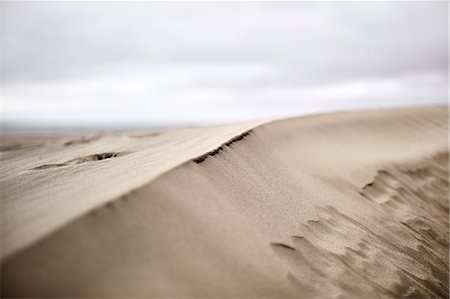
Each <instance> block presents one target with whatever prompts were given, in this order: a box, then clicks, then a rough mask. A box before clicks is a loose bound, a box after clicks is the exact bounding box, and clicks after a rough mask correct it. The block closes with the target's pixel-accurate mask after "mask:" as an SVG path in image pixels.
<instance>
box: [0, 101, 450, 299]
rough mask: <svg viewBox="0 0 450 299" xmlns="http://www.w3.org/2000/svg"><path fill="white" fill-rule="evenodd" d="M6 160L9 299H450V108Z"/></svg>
mask: <svg viewBox="0 0 450 299" xmlns="http://www.w3.org/2000/svg"><path fill="white" fill-rule="evenodd" d="M6 141H7V140H6ZM1 151H2V172H1V177H0V180H1V190H2V193H3V194H2V244H1V246H2V264H1V270H2V273H1V274H2V275H1V286H2V290H1V291H2V296H5V297H85V296H86V297H87V296H90V297H93V296H116V297H133V296H140V297H152V296H153V297H182V298H185V297H225V298H228V297H234V298H249V297H258V298H260V297H265V298H298V297H300V298H399V297H408V298H436V297H443V298H447V297H448V296H449V291H448V287H449V283H448V281H449V258H448V255H449V250H448V246H449V243H448V242H449V227H448V226H449V201H448V192H449V171H448V159H449V158H448V157H449V154H448V116H447V107H431V108H430V107H429V108H414V109H413V108H411V109H395V110H377V111H358V112H342V113H335V114H323V115H316V116H308V117H298V118H290V119H285V120H277V121H272V122H265V123H247V124H239V125H229V126H216V127H207V128H187V129H182V130H168V131H165V132H146V133H129V134H128V133H127V134H125V133H120V134H119V133H117V134H108V135H101V136H87V137H83V138H78V139H77V138H75V139H73V138H69V139H68V138H55V139H51V140H45V139H44V140H37V141H36V140H29V141H26V140H25V141H24V140H21V141H17V140H16V141H14V143H11V142H9V141H7V142H6V143H5V144H3V145H2V147H1Z"/></svg>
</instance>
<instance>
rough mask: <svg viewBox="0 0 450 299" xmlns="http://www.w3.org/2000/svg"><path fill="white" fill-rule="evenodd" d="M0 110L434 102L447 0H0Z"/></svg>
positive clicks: (275, 113)
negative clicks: (0, 38) (0, 91)
mask: <svg viewBox="0 0 450 299" xmlns="http://www.w3.org/2000/svg"><path fill="white" fill-rule="evenodd" d="M2 5H3V11H2V14H3V17H2V20H3V24H2V33H3V43H2V50H3V98H2V107H3V111H2V116H3V120H4V121H5V122H7V123H22V124H25V123H26V124H42V125H61V126H72V125H77V126H80V125H83V126H89V125H114V126H117V125H144V126H145V125H174V124H175V125H178V124H203V123H220V122H232V121H240V120H246V119H258V118H269V117H281V116H290V115H297V114H305V113H312V112H318V111H333V110H338V109H357V108H367V107H388V106H408V105H418V104H436V103H445V102H446V101H447V14H448V10H447V2H413V1H407V2H133V3H131V2H3V3H2Z"/></svg>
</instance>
